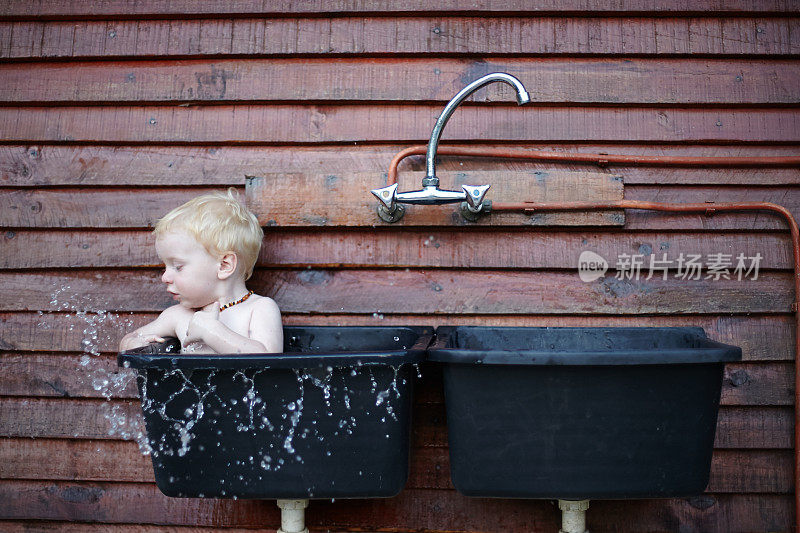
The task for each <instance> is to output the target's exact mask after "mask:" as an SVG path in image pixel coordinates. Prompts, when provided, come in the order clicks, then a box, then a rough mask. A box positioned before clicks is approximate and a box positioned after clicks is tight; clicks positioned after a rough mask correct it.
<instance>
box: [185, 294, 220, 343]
mask: <svg viewBox="0 0 800 533" xmlns="http://www.w3.org/2000/svg"><path fill="white" fill-rule="evenodd" d="M218 322H219V302H211V303H210V304H208V305H207V306H205V307H204V308H203V309H202V310H201V311H197V312H196V313H195V314H194V315H192V319H191V320H190V321H189V326H188V327H187V328H186V338H185V339H184V340H183V345H184V346H186V345H187V344H191V343H193V342H205V339H204V336H205V334H206V333H207V332H208V331H209V329H211V328H212V327H214V325H216V323H218Z"/></svg>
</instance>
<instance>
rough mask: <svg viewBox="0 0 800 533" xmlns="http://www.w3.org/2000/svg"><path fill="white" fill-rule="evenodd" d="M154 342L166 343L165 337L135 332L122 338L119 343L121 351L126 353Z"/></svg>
mask: <svg viewBox="0 0 800 533" xmlns="http://www.w3.org/2000/svg"><path fill="white" fill-rule="evenodd" d="M152 342H164V337H159V336H158V335H152V334H146V333H139V332H137V331H133V332H131V333H128V334H127V335H125V336H124V337H123V338H122V340H121V341H120V343H119V351H121V352H124V351H127V350H133V349H134V348H141V347H142V346H147V345H148V344H150V343H152Z"/></svg>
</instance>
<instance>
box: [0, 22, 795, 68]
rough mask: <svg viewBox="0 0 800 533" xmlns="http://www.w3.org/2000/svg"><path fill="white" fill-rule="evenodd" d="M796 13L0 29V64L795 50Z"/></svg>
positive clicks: (27, 24) (104, 24) (56, 25)
mask: <svg viewBox="0 0 800 533" xmlns="http://www.w3.org/2000/svg"><path fill="white" fill-rule="evenodd" d="M798 31H800V18H797V17H780V18H771V17H769V18H766V17H747V18H743V17H692V18H677V17H663V18H661V17H659V18H651V17H596V18H593V17H557V18H556V17H535V16H533V17H502V16H501V17H463V16H433V17H418V16H417V17H414V16H409V17H380V16H377V17H340V18H317V17H314V18H247V19H238V18H233V19H197V20H194V19H192V20H187V19H184V20H151V21H135V20H134V21H128V20H114V21H77V22H58V21H56V22H38V21H37V22H28V21H25V22H4V23H0V58H4V59H51V58H90V57H91V58H100V57H102V58H114V57H203V56H218V55H247V56H252V55H281V56H289V55H300V54H303V55H306V54H308V55H331V54H336V55H350V54H358V55H362V54H364V55H366V54H393V55H396V54H464V55H465V54H480V55H484V54H526V55H563V54H570V55H572V54H580V55H595V54H604V55H605V54H608V55H627V56H629V55H653V54H658V55H662V54H663V55H676V54H678V55H687V54H703V55H734V56H738V55H745V56H747V55H764V56H782V55H796V54H798V53H800V42H798V40H797V38H796V35H797V32H798Z"/></svg>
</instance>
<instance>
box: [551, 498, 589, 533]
mask: <svg viewBox="0 0 800 533" xmlns="http://www.w3.org/2000/svg"><path fill="white" fill-rule="evenodd" d="M558 508H559V509H561V529H560V530H559V533H589V532H588V531H586V510H587V509H588V508H589V500H558Z"/></svg>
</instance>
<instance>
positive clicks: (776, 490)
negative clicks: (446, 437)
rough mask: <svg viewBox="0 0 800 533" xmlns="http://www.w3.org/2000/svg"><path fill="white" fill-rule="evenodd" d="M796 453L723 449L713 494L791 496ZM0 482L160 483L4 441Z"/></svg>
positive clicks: (97, 460) (436, 461)
mask: <svg viewBox="0 0 800 533" xmlns="http://www.w3.org/2000/svg"><path fill="white" fill-rule="evenodd" d="M791 471H792V452H791V451H790V450H769V451H766V450H754V451H744V450H717V451H716V452H715V453H714V456H713V458H712V463H711V477H710V481H709V485H708V491H709V492H713V493H717V494H724V493H761V494H771V493H772V494H786V493H790V492H791V488H792V479H791V478H792V476H791ZM0 478H2V479H20V480H42V481H48V480H52V481H97V482H108V481H112V482H113V481H123V482H139V483H154V482H155V480H154V477H153V467H152V464H151V460H150V456H149V455H143V454H142V453H141V452H140V451H139V448H138V446H136V443H133V442H123V441H93V440H53V439H46V440H41V439H0ZM406 488H407V489H450V490H454V487H453V485H452V483H451V481H450V465H449V460H448V450H447V448H436V447H428V448H417V449H414V450H412V451H411V463H410V472H409V479H408V482H407V484H406Z"/></svg>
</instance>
